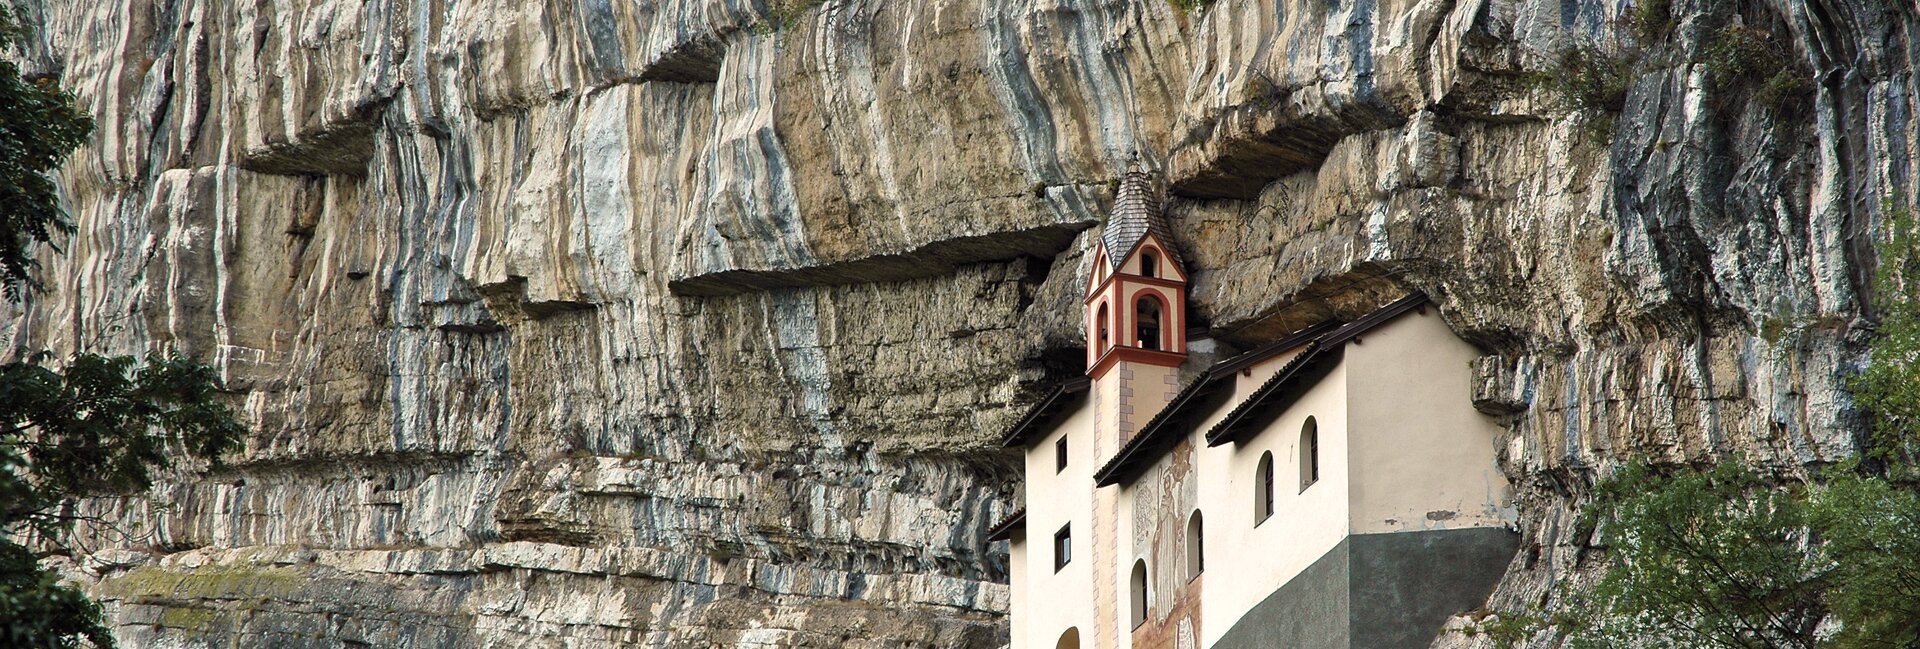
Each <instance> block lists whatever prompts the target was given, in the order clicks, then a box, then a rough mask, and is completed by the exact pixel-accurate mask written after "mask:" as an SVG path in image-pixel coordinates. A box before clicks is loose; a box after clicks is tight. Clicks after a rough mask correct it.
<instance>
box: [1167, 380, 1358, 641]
mask: <svg viewBox="0 0 1920 649" xmlns="http://www.w3.org/2000/svg"><path fill="white" fill-rule="evenodd" d="M1289 356H1290V355H1289ZM1287 360H1290V359H1289V358H1287V357H1284V356H1283V357H1279V358H1275V359H1271V360H1269V361H1267V362H1266V363H1263V364H1262V365H1263V367H1264V368H1266V369H1265V371H1264V374H1267V375H1271V373H1272V371H1273V369H1277V368H1278V367H1279V366H1281V365H1284V364H1285V363H1286V361H1287ZM1262 373H1263V372H1260V371H1256V372H1255V375H1256V377H1258V376H1259V375H1260V374H1262ZM1346 373H1347V368H1346V365H1345V363H1342V364H1340V365H1339V366H1336V367H1335V368H1334V369H1333V371H1332V372H1331V373H1330V374H1329V375H1328V376H1327V377H1326V378H1325V379H1322V380H1321V381H1320V382H1319V383H1318V384H1316V385H1314V386H1313V388H1311V389H1309V390H1308V391H1307V393H1306V394H1305V395H1304V396H1302V397H1301V399H1300V400H1299V401H1297V402H1296V403H1295V404H1294V406H1293V407H1292V408H1290V409H1288V411H1287V412H1285V413H1283V414H1282V415H1281V416H1280V417H1279V418H1278V419H1276V420H1275V421H1274V422H1273V423H1272V424H1270V425H1268V426H1267V427H1266V428H1265V429H1263V430H1262V431H1261V432H1259V433H1257V434H1254V435H1252V436H1250V437H1248V438H1247V439H1246V440H1245V441H1243V442H1241V443H1239V444H1226V445H1222V446H1217V447H1213V448H1202V449H1201V450H1200V451H1199V463H1200V466H1199V471H1200V502H1202V503H1204V505H1203V506H1202V509H1201V511H1202V512H1203V514H1204V523H1203V524H1204V525H1205V529H1204V532H1203V534H1202V536H1204V537H1205V539H1206V545H1207V547H1206V548H1205V550H1206V553H1207V559H1206V561H1207V566H1208V568H1207V572H1209V573H1215V574H1216V575H1217V574H1218V573H1219V572H1225V573H1226V574H1228V575H1230V577H1228V578H1225V579H1222V578H1218V577H1217V576H1216V577H1210V578H1208V580H1207V585H1206V592H1205V594H1204V597H1205V599H1204V601H1203V602H1202V603H1201V613H1200V619H1201V629H1200V638H1201V643H1200V644H1201V646H1208V645H1212V644H1213V643H1215V642H1218V641H1219V640H1220V636H1222V635H1223V634H1225V633H1226V631H1227V629H1229V628H1231V627H1232V626H1233V621H1234V620H1238V619H1240V617H1241V616H1242V615H1245V614H1246V613H1247V611H1248V610H1250V609H1252V608H1253V606H1254V605H1256V604H1259V603H1260V601H1261V600H1264V599H1266V597H1267V596H1268V595H1270V594H1272V593H1273V591H1275V590H1278V589H1279V588H1280V587H1281V586H1283V585H1285V584H1286V583H1287V582H1288V581H1290V580H1292V579H1293V577H1294V576H1295V575H1298V574H1300V572H1301V571H1302V570H1305V569H1306V568H1307V566H1310V565H1312V564H1313V562H1314V561H1315V560H1316V559H1319V558H1320V556H1321V555H1324V554H1326V553H1327V551H1328V550H1332V549H1333V547H1334V546H1335V545H1338V544H1339V543H1340V540H1341V539H1343V538H1345V537H1346V535H1347V498H1348V474H1347V467H1346V462H1345V458H1346V455H1347V440H1346V430H1347V400H1346V394H1345V392H1346V390H1345V385H1346ZM1261 380H1264V379H1261ZM1259 383H1260V382H1259V381H1252V380H1250V377H1241V379H1240V381H1239V383H1238V384H1237V385H1236V386H1235V388H1236V389H1235V395H1234V397H1233V399H1232V400H1231V401H1229V402H1228V404H1226V405H1223V406H1222V407H1221V408H1220V411H1219V412H1217V413H1215V414H1214V415H1213V416H1211V417H1209V418H1208V421H1207V422H1206V423H1205V424H1203V425H1201V426H1199V427H1196V429H1195V431H1194V433H1193V435H1194V437H1195V438H1196V443H1199V444H1201V445H1202V446H1203V447H1204V445H1205V442H1204V441H1202V440H1198V439H1197V438H1199V437H1201V436H1203V435H1204V434H1205V433H1206V430H1207V429H1208V428H1211V427H1212V426H1213V424H1214V421H1215V420H1216V419H1218V418H1219V417H1221V416H1224V415H1225V414H1226V412H1227V411H1230V410H1232V408H1233V405H1234V404H1238V403H1239V402H1240V401H1242V400H1243V399H1244V398H1245V397H1246V395H1245V394H1244V392H1245V391H1250V390H1251V388H1253V387H1257V386H1258V385H1259ZM1308 416H1313V417H1314V418H1315V419H1316V420H1317V422H1318V425H1319V428H1320V480H1319V482H1316V483H1314V485H1313V486H1312V487H1309V488H1308V489H1307V490H1306V491H1304V492H1302V491H1300V489H1299V484H1300V474H1299V471H1298V466H1299V463H1298V462H1297V461H1296V460H1295V458H1297V457H1298V452H1299V449H1298V448H1297V447H1298V445H1299V441H1300V426H1301V424H1302V423H1303V422H1305V421H1306V418H1307V417H1308ZM1269 451H1270V452H1272V453H1273V460H1274V494H1273V495H1274V507H1273V510H1274V511H1273V516H1272V517H1270V518H1268V519H1267V520H1266V521H1265V522H1262V523H1260V524H1259V525H1258V526H1257V527H1256V526H1255V524H1254V489H1255V488H1256V485H1257V484H1258V482H1257V476H1256V475H1255V470H1256V469H1257V468H1258V466H1259V462H1260V456H1261V455H1262V454H1263V453H1266V452H1269Z"/></svg>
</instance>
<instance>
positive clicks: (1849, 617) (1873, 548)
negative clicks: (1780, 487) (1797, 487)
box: [1809, 474, 1920, 649]
mask: <svg viewBox="0 0 1920 649" xmlns="http://www.w3.org/2000/svg"><path fill="white" fill-rule="evenodd" d="M1809 512H1810V514H1811V522H1812V524H1813V528H1814V529H1817V530H1819V531H1820V535H1821V536H1822V537H1823V538H1824V540H1825V543H1824V544H1822V546H1821V548H1820V555H1819V556H1820V557H1821V558H1822V559H1823V560H1824V561H1825V563H1826V565H1828V566H1831V570H1832V575H1831V577H1830V578H1829V582H1830V583H1831V586H1830V587H1829V588H1828V590H1827V605H1828V606H1829V608H1831V609H1832V611H1833V614H1834V616H1835V617H1838V618H1839V619H1840V620H1842V621H1843V622H1844V623H1845V624H1844V626H1843V627H1842V629H1841V631H1840V633H1839V635H1838V636H1837V637H1835V638H1833V640H1832V642H1831V643H1830V646H1833V647H1837V648H1840V649H1869V648H1882V647H1885V648H1895V647H1917V646H1920V494H1916V493H1914V492H1913V491H1912V490H1909V489H1902V488H1899V487H1897V486H1896V485H1894V483H1891V482H1889V481H1886V480H1881V479H1877V478H1871V477H1863V476H1860V475H1855V474H1847V475H1844V476H1842V477H1840V478H1837V479H1835V480H1834V481H1832V483H1830V484H1828V485H1827V486H1826V487H1825V488H1824V489H1821V490H1819V491H1817V492H1815V493H1814V495H1813V499H1812V502H1811V506H1810V507H1809Z"/></svg>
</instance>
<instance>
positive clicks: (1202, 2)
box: [1167, 0, 1213, 14]
mask: <svg viewBox="0 0 1920 649" xmlns="http://www.w3.org/2000/svg"><path fill="white" fill-rule="evenodd" d="M1167 4H1171V5H1173V8H1175V9H1179V10H1180V11H1182V12H1185V13H1189V14H1195V13H1200V12H1203V11H1206V10H1207V7H1208V6H1211V5H1212V4H1213V0H1167Z"/></svg>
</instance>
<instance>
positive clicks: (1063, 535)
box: [1053, 523, 1073, 572]
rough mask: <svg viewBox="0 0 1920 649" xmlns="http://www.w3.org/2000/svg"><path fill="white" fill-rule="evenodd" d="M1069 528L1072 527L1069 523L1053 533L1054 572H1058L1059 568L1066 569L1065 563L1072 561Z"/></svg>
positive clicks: (1071, 542) (1071, 537)
mask: <svg viewBox="0 0 1920 649" xmlns="http://www.w3.org/2000/svg"><path fill="white" fill-rule="evenodd" d="M1071 527H1073V525H1072V524H1071V523H1069V524H1067V525H1062V526H1060V531H1058V532H1054V533H1053V570H1054V572H1059V571H1060V569H1061V568H1065V567H1067V562H1069V561H1073V532H1072V531H1071V530H1070V529H1069V528H1071Z"/></svg>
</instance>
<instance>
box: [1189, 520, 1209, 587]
mask: <svg viewBox="0 0 1920 649" xmlns="http://www.w3.org/2000/svg"><path fill="white" fill-rule="evenodd" d="M1205 552H1206V542H1205V541H1204V540H1203V539H1201V536H1200V510H1198V509H1196V510H1193V515H1192V516H1188V517H1187V578H1188V579H1192V578H1194V577H1198V576H1200V573H1201V572H1202V571H1204V570H1206V569H1207V556H1206V554H1204V553H1205Z"/></svg>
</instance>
